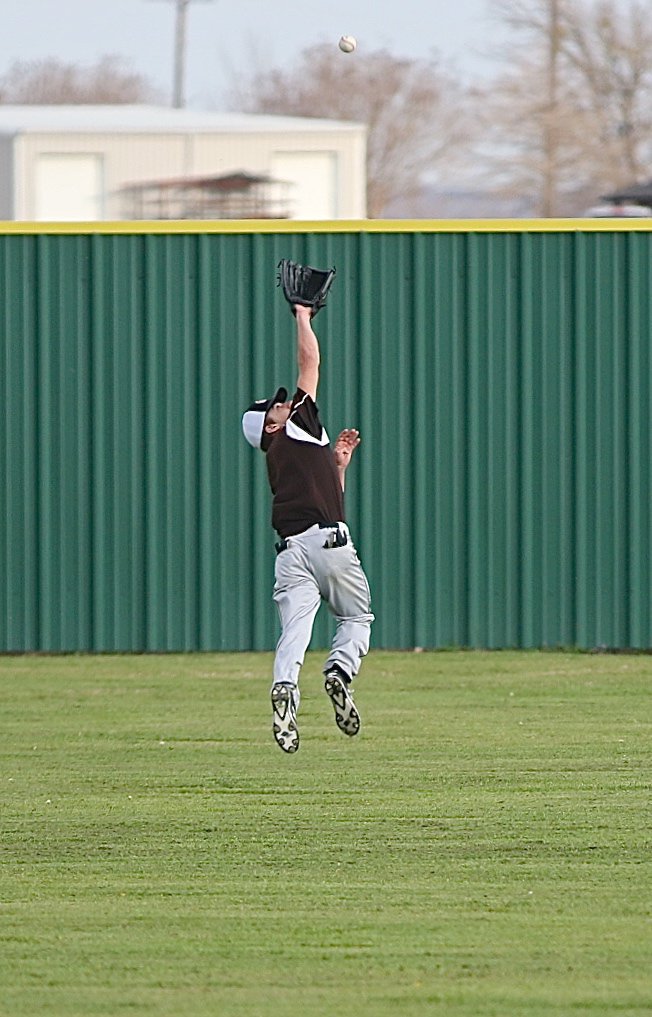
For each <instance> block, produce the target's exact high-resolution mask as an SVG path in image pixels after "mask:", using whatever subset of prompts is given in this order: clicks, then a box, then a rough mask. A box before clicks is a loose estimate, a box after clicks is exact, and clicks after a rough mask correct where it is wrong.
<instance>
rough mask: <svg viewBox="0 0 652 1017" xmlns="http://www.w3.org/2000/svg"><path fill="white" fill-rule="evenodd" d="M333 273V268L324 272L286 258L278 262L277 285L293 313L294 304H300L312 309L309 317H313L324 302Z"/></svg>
mask: <svg viewBox="0 0 652 1017" xmlns="http://www.w3.org/2000/svg"><path fill="white" fill-rule="evenodd" d="M334 275H335V269H334V268H331V269H329V271H327V272H324V271H322V270H321V269H318V268H311V267H310V266H309V265H298V264H297V262H296V261H288V259H287V258H283V259H282V260H281V261H279V263H278V285H279V286H280V287H281V289H282V290H283V296H284V297H285V299H286V300H287V302H288V304H289V305H290V309H291V311H292V313H293V314H294V306H295V304H302V305H303V307H310V308H311V309H312V314H311V317H313V318H314V316H315V315H316V314H317V312H318V311H319V310H320V309H321V308H322V307H323V306H324V304H325V303H326V297H327V295H328V291H329V289H330V288H331V283H332V282H333V277H334Z"/></svg>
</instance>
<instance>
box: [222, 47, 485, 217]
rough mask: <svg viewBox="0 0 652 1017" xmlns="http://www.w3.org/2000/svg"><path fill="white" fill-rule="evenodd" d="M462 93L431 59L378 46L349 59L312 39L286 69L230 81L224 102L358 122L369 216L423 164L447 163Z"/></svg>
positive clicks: (408, 186) (406, 187) (407, 190)
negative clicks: (363, 139)
mask: <svg viewBox="0 0 652 1017" xmlns="http://www.w3.org/2000/svg"><path fill="white" fill-rule="evenodd" d="M464 99H465V94H464V90H463V88H462V86H461V85H460V84H459V83H458V82H457V81H456V80H455V79H454V78H453V76H452V75H451V74H450V73H447V72H445V71H444V70H443V69H442V68H441V67H440V65H439V63H438V62H437V61H436V59H435V58H432V59H431V60H406V59H400V58H398V57H394V56H392V55H391V54H389V53H388V52H386V51H385V50H380V51H376V52H372V53H368V54H361V53H356V56H355V58H353V59H351V58H349V57H344V58H343V57H342V56H341V55H339V54H337V53H333V48H332V47H331V46H316V47H311V48H310V49H307V50H304V52H303V53H302V54H301V55H300V58H299V63H298V64H297V66H296V67H294V68H293V69H291V70H289V71H282V70H278V69H277V70H274V69H272V70H266V71H262V72H259V73H257V74H255V75H254V76H253V77H252V78H249V79H245V80H244V81H241V82H239V83H236V86H235V87H234V88H233V89H232V91H231V96H230V104H231V106H232V107H234V108H239V109H244V110H245V111H248V112H251V113H273V114H283V115H289V116H308V117H325V118H328V119H338V120H349V121H355V122H359V123H364V124H366V125H367V128H368V141H367V202H368V214H369V216H370V217H371V218H374V217H378V216H381V215H382V214H383V212H384V211H385V210H386V209H387V207H388V205H389V203H390V202H391V201H392V199H394V198H396V197H399V196H400V197H403V198H406V197H409V196H411V195H413V194H414V193H416V191H417V190H418V188H419V185H420V181H421V176H422V174H423V172H424V171H426V170H433V169H435V168H436V167H437V166H438V165H441V164H442V163H444V162H446V164H450V161H451V159H452V157H453V154H454V152H455V151H456V150H458V149H459V147H460V146H461V143H462V141H463V140H464V139H465V137H466V135H465V129H464Z"/></svg>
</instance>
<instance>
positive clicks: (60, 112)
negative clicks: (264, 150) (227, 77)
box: [0, 104, 364, 134]
mask: <svg viewBox="0 0 652 1017" xmlns="http://www.w3.org/2000/svg"><path fill="white" fill-rule="evenodd" d="M361 129H363V130H364V124H358V123H352V122H351V121H349V120H320V119H317V118H313V117H285V116H270V115H267V114H264V115H258V114H254V113H216V112H212V111H207V112H202V111H198V110H190V109H173V108H171V107H169V106H147V105H127V104H125V105H117V106H85V105H78V106H3V105H0V134H118V133H122V134H201V133H204V134H232V133H242V134H260V133H264V132H273V133H279V132H287V133H300V132H303V133H305V132H309V133H314V134H322V133H327V132H333V131H337V132H342V131H347V132H348V131H359V130H361Z"/></svg>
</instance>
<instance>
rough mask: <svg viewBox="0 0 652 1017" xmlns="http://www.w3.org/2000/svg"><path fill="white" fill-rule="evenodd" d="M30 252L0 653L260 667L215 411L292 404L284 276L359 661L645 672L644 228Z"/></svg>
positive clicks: (649, 518) (11, 377)
mask: <svg viewBox="0 0 652 1017" xmlns="http://www.w3.org/2000/svg"><path fill="white" fill-rule="evenodd" d="M45 230H46V228H45V227H43V225H42V224H41V225H39V226H24V225H22V226H21V225H20V224H5V226H4V230H1V229H0V292H1V294H2V299H3V311H2V314H1V315H0V350H1V355H2V363H3V372H2V400H3V408H2V413H1V416H0V419H1V421H2V424H1V432H0V435H1V436H0V475H1V476H2V509H1V511H2V519H1V526H2V531H1V534H0V650H3V651H13V652H21V651H33V650H40V651H86V650H94V651H95V650H98V651H105V650H106V651H109V650H117V651H132V650H133V651H140V650H163V651H164V650H195V649H200V650H207V649H229V650H240V649H242V650H244V649H250V648H256V649H258V648H271V647H272V646H273V645H274V642H275V640H276V636H277V621H276V616H275V611H274V608H273V605H272V602H271V584H272V570H273V533H272V531H271V527H270V524H269V515H270V505H269V495H268V491H267V486H266V477H265V469H264V460H263V456H262V455H260V454H257V453H255V452H253V450H252V449H250V448H249V446H248V445H247V444H246V443H245V442H244V440H243V439H242V437H241V432H240V414H241V411H242V409H243V408H244V406H245V405H246V404H247V403H248V402H249V401H250V400H251V399H252V398H254V397H260V396H263V395H266V394H268V393H269V392H270V391H271V390H272V388H273V387H274V386H275V385H277V384H286V385H287V386H288V387H290V386H291V385H292V384H293V383H294V381H295V378H296V371H295V367H294V344H293V338H294V330H293V321H292V318H291V316H290V315H289V314H288V310H287V307H286V305H285V304H284V302H283V299H282V297H281V295H280V292H279V291H278V290H277V289H276V286H275V281H276V280H275V272H276V264H277V262H278V260H279V259H280V258H281V257H285V256H289V257H293V258H295V259H297V260H305V261H308V262H310V263H315V264H318V265H320V266H330V265H333V264H334V265H336V266H337V276H336V281H335V283H334V286H333V291H332V294H331V297H330V298H329V305H328V308H327V309H326V311H324V312H322V314H321V315H320V316H319V318H318V319H317V320H316V329H317V331H318V334H319V336H320V339H321V342H322V355H323V365H322V367H323V374H322V384H321V388H320V395H319V404H320V407H321V409H322V415H323V417H324V420H325V422H326V425H327V427H328V429H329V431H330V433H331V434H332V435H333V434H335V433H337V431H338V430H339V429H340V428H341V427H344V426H356V427H358V428H359V429H360V431H361V434H362V438H363V443H362V445H361V447H360V449H359V450H358V452H357V453H356V458H355V461H354V464H353V465H352V467H351V469H350V470H349V473H348V477H347V492H346V498H347V506H348V515H349V521H350V523H351V526H352V529H353V530H354V534H355V538H356V543H357V545H358V548H359V550H360V554H361V557H362V560H363V563H364V565H365V567H366V570H367V573H368V575H369V578H370V582H371V586H372V593H373V607H374V611H375V613H376V615H377V621H376V624H375V626H374V631H373V645H375V646H378V647H412V646H423V647H441V646H474V647H541V646H578V647H583V648H590V647H596V646H601V645H604V646H608V647H633V648H647V647H650V646H652V571H651V565H650V561H651V551H652V547H651V543H652V510H651V508H650V505H651V502H652V490H651V476H650V430H651V419H650V394H651V385H652V358H651V356H650V337H651V335H652V328H651V326H652V320H651V313H652V312H651V302H650V293H651V291H652V285H651V283H652V230H651V229H650V227H649V225H646V224H643V223H641V222H636V223H622V224H619V223H614V222H602V223H595V222H590V221H584V220H582V221H573V222H555V221H547V222H544V221H537V222H518V223H514V222H511V223H510V222H493V223H492V222H482V223H473V222H469V223H459V222H457V223H445V222H439V223H350V224H347V223H330V224H322V225H318V224H305V225H300V224H289V223H286V224H283V223H268V224H244V223H241V224H185V225H184V224H174V225H169V224H168V225H167V226H165V225H158V226H155V225H149V226H147V225H144V224H136V225H135V226H134V225H133V224H132V225H131V226H130V225H128V224H113V225H112V224H106V225H102V224H99V225H97V226H89V227H78V226H75V225H69V226H64V227H51V228H49V231H48V232H46V231H45ZM329 632H330V620H329V619H328V617H327V615H326V614H325V613H324V614H323V615H322V616H320V618H319V619H318V623H317V626H316V628H315V640H314V643H315V645H324V644H325V643H326V641H327V638H328V634H329Z"/></svg>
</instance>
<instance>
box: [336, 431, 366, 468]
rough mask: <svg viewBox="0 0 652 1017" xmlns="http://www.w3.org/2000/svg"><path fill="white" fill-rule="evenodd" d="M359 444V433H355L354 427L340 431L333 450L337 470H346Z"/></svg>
mask: <svg viewBox="0 0 652 1017" xmlns="http://www.w3.org/2000/svg"><path fill="white" fill-rule="evenodd" d="M359 444H360V432H359V431H356V429H355V428H354V427H346V428H345V429H344V430H343V431H340V433H339V434H338V436H337V440H336V442H335V446H334V448H333V454H334V456H335V465H336V466H337V468H338V469H340V470H345V469H346V468H347V466H348V465H349V463H350V462H351V456H352V455H353V452H354V450H355V449H356V448H357V447H358V445H359Z"/></svg>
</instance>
